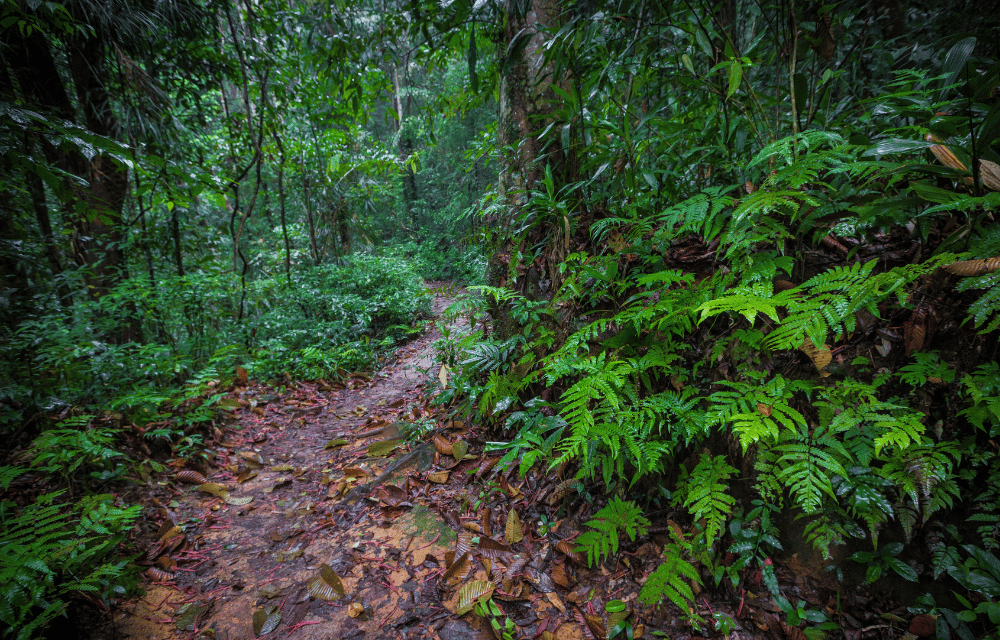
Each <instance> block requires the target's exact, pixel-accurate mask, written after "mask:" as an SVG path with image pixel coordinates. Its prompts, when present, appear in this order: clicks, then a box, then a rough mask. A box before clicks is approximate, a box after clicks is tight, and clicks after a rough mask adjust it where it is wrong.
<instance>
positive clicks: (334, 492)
mask: <svg viewBox="0 0 1000 640" xmlns="http://www.w3.org/2000/svg"><path fill="white" fill-rule="evenodd" d="M449 301H450V299H449V298H446V297H444V296H439V297H436V298H435V300H434V312H435V314H436V315H437V314H440V313H441V311H442V310H443V309H444V308H445V307H446V306H447V304H448V303H449ZM452 328H453V329H455V330H456V331H461V330H462V327H461V325H460V324H458V323H456V324H455V325H453V327H452ZM440 338H441V335H440V333H439V332H438V331H437V330H436V329H435V330H431V331H429V332H427V333H425V334H424V335H422V336H421V337H420V338H419V339H417V340H415V341H414V342H413V343H411V344H409V345H407V346H406V347H404V348H403V349H402V350H401V352H400V353H399V354H398V359H397V361H396V362H395V363H393V364H392V365H391V366H388V367H386V368H384V369H383V370H382V371H381V372H379V373H378V374H377V375H376V376H375V377H374V378H373V379H369V378H367V377H364V376H352V377H350V378H349V379H347V380H344V381H341V382H340V383H336V384H332V383H324V382H322V381H319V382H314V383H310V384H300V385H296V386H295V387H294V388H291V389H283V390H279V389H273V388H268V387H265V386H263V385H259V384H255V383H253V382H252V381H247V383H246V384H244V385H242V386H239V387H237V388H235V389H234V390H233V392H232V394H231V398H230V399H228V402H230V404H231V406H232V407H233V417H232V420H231V422H230V424H229V426H228V427H227V428H225V429H224V430H220V431H219V432H217V433H216V439H217V440H219V441H220V443H219V444H218V445H217V446H215V448H214V452H215V459H214V464H211V465H208V466H206V467H203V468H197V467H194V466H193V465H192V464H190V463H189V464H183V463H182V464H180V465H179V466H178V467H177V468H174V469H172V470H170V471H169V472H168V473H167V474H164V476H163V477H162V479H161V480H160V481H159V482H155V483H151V485H150V486H149V487H143V488H142V490H143V491H146V492H151V495H148V496H146V497H145V503H146V505H147V509H146V511H145V514H146V519H145V526H146V529H147V538H148V541H147V543H146V545H145V546H146V548H147V552H146V555H145V557H144V558H143V559H141V560H140V561H141V562H144V563H146V564H148V565H150V567H149V569H148V570H147V571H146V576H147V578H148V579H149V583H148V584H147V585H146V595H145V596H144V597H143V598H141V599H137V600H132V601H129V602H127V603H125V604H124V605H122V606H120V607H119V608H117V609H116V610H115V611H114V612H113V615H112V618H111V620H110V621H109V622H108V623H107V624H104V625H101V626H100V628H95V629H88V631H89V634H84V635H85V636H87V637H88V638H89V640H98V639H100V640H109V639H111V638H114V639H115V640H119V639H136V640H138V639H143V640H145V639H152V640H168V639H170V640H175V639H178V638H185V639H190V640H194V639H195V638H212V639H218V640H249V639H251V638H254V637H262V638H292V639H294V640H312V639H315V640H321V639H322V640H326V639H345V640H348V639H352V638H372V639H380V638H404V639H416V638H426V639H433V640H460V639H483V640H486V639H489V638H499V637H500V636H499V634H497V635H494V634H493V632H492V631H491V629H490V623H491V620H490V619H488V618H483V617H480V616H478V615H476V614H475V613H469V612H468V611H466V610H463V609H462V607H461V604H462V603H463V602H468V600H469V599H470V598H471V599H474V598H475V596H477V595H484V594H487V593H489V594H492V597H493V601H495V602H496V603H497V604H498V605H499V606H500V607H502V613H501V614H500V615H497V616H495V617H494V618H493V622H496V623H497V624H500V625H505V624H509V625H510V626H509V627H508V629H509V630H510V635H509V636H507V637H510V638H521V637H529V638H542V639H543V640H579V639H583V638H603V637H607V635H608V632H609V630H612V629H614V628H615V626H616V625H618V626H619V630H620V631H622V634H621V635H620V636H618V637H626V635H627V634H626V633H625V632H624V631H625V627H628V628H629V629H630V630H631V635H632V637H635V638H639V637H642V636H643V634H644V627H647V628H646V630H645V634H646V636H647V637H649V636H653V635H660V636H662V635H663V634H666V635H668V636H669V637H671V638H674V639H675V640H685V639H688V638H691V637H693V636H700V635H702V633H699V632H697V631H696V630H695V629H693V628H692V627H691V626H690V625H689V624H688V623H686V622H685V620H684V617H683V616H680V615H679V612H678V611H677V610H676V609H675V608H674V607H672V606H669V607H661V608H655V609H653V608H649V607H640V606H637V603H636V597H637V595H638V592H639V589H640V586H641V585H642V584H643V583H644V582H645V580H646V579H647V577H648V576H649V574H650V572H652V571H653V570H654V569H655V568H656V567H657V566H658V565H659V563H660V560H661V559H662V552H663V545H664V543H665V542H667V541H668V536H667V535H666V532H667V531H668V530H673V531H675V532H676V531H679V528H678V525H677V524H675V523H673V522H672V521H671V520H668V519H667V517H668V515H670V514H671V513H672V512H671V511H669V510H668V511H663V512H661V513H659V514H658V517H656V518H655V519H654V522H653V526H652V527H651V528H650V534H651V535H649V536H645V537H644V538H641V539H639V540H636V541H635V542H634V543H629V544H628V550H625V549H624V544H625V543H624V542H623V553H621V554H619V555H617V556H612V557H610V558H608V559H607V560H606V561H605V562H603V563H598V564H597V566H595V567H593V568H589V567H588V566H587V565H586V562H585V559H584V558H583V557H582V556H581V554H579V553H575V552H574V551H573V549H574V547H575V543H574V542H573V541H572V540H573V538H574V537H575V536H576V535H577V534H578V533H579V532H580V531H581V529H583V528H585V527H584V525H583V523H584V522H586V521H587V520H588V519H589V517H591V516H592V514H593V512H594V510H595V507H594V505H593V504H592V502H590V501H592V500H593V499H594V496H599V494H600V491H601V487H599V486H595V487H590V488H588V489H585V490H584V492H583V495H589V496H591V497H590V498H589V500H582V499H580V498H581V497H582V496H581V495H580V494H577V493H576V492H575V491H570V490H569V485H570V484H571V483H570V482H569V481H565V482H561V481H560V478H558V477H556V476H555V475H554V474H552V473H548V472H546V471H545V470H544V469H538V468H535V469H533V470H531V471H529V472H528V474H527V476H526V477H524V478H520V477H519V476H518V474H517V473H516V472H515V468H514V467H512V468H510V469H507V470H501V469H500V468H499V467H498V466H496V463H497V461H498V460H499V458H498V457H496V456H494V457H490V455H488V454H486V453H484V445H485V442H484V438H483V437H482V436H481V435H480V430H479V428H478V427H476V426H475V425H469V424H466V423H465V422H463V421H461V420H457V419H455V418H454V417H452V416H449V415H448V414H447V412H446V411H444V410H443V409H441V408H437V407H434V406H432V405H431V404H430V403H429V402H428V399H427V397H426V395H425V392H426V384H427V382H428V381H429V380H435V379H438V376H439V375H440V365H437V364H436V362H435V358H434V356H435V350H434V346H433V345H434V343H435V341H437V340H439V339H440ZM567 509H568V515H567V512H566V510H567ZM793 559H794V557H793ZM789 566H792V565H789ZM778 572H779V578H780V580H781V582H782V585H783V588H789V589H791V592H793V593H794V595H795V597H796V598H802V599H804V600H805V601H806V602H808V604H809V606H811V607H815V608H818V609H821V610H822V609H826V610H829V607H830V606H831V605H830V602H834V601H833V600H832V599H831V597H832V596H830V595H829V594H830V593H832V590H833V589H834V588H835V585H834V587H831V586H830V585H823V584H822V581H821V580H820V579H814V578H813V577H811V576H812V575H814V574H815V573H816V572H815V571H806V570H797V569H795V568H794V567H793V568H792V569H791V570H789V569H787V568H784V567H781V568H779V569H778ZM758 575H759V574H758ZM757 580H758V581H759V578H757ZM723 586H725V585H723ZM824 587H825V588H824ZM751 589H752V590H753V591H751ZM754 591H757V592H759V591H760V586H759V583H758V584H756V585H755V584H753V583H752V581H751V582H747V583H743V582H741V585H740V586H739V588H736V589H724V590H722V591H719V592H716V593H714V594H712V602H711V603H710V602H709V600H708V598H707V597H706V596H707V595H708V594H704V593H703V594H702V595H701V596H699V597H698V598H697V602H696V606H697V610H696V611H693V613H696V614H698V615H700V616H701V617H702V619H703V620H708V621H711V620H712V618H713V616H714V617H715V618H716V619H724V620H728V621H729V622H727V625H729V634H730V638H731V639H734V640H735V639H741V640H748V639H749V638H757V637H760V638H768V639H769V640H785V639H786V638H787V639H788V640H801V632H799V633H798V635H796V634H793V633H792V631H797V629H792V630H789V629H791V628H786V625H784V623H783V622H781V620H780V615H781V614H780V610H779V609H778V607H777V606H776V605H775V604H774V602H773V601H771V599H770V598H769V597H766V596H762V597H757V596H755V595H754ZM845 597H846V598H848V600H850V598H851V597H855V596H851V595H850V594H847V595H846V596H845ZM862 597H864V598H866V600H865V602H864V603H863V604H864V606H865V611H864V616H862V618H863V619H862V620H861V621H858V622H857V625H855V626H860V625H861V624H870V622H871V620H872V619H874V618H873V617H872V614H871V612H870V611H868V609H870V608H871V605H870V602H868V600H870V598H871V595H870V594H869V595H865V594H863V593H861V592H858V594H856V598H862ZM845 602H847V601H846V600H845ZM466 609H468V607H466ZM859 615H860V614H859ZM719 616H722V618H719ZM865 616H866V617H865ZM866 621H867V622H866ZM652 630H656V631H655V632H654V631H652Z"/></svg>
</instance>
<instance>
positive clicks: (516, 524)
mask: <svg viewBox="0 0 1000 640" xmlns="http://www.w3.org/2000/svg"><path fill="white" fill-rule="evenodd" d="M522 538H524V532H523V531H522V530H521V520H520V519H519V518H518V517H517V511H514V509H511V510H510V511H509V512H507V531H506V533H505V535H504V539H505V540H507V544H514V543H515V542H520V541H521V539H522Z"/></svg>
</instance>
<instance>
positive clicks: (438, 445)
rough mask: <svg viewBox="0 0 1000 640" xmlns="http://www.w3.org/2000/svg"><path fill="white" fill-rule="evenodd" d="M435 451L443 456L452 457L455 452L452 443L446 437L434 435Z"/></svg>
mask: <svg viewBox="0 0 1000 640" xmlns="http://www.w3.org/2000/svg"><path fill="white" fill-rule="evenodd" d="M433 442H434V450H435V451H437V452H438V453H440V454H441V455H443V456H450V455H451V453H452V450H453V445H452V443H451V442H449V441H448V440H446V439H445V438H444V436H442V435H440V434H434V438H433Z"/></svg>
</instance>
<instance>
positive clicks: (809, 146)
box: [747, 129, 844, 168]
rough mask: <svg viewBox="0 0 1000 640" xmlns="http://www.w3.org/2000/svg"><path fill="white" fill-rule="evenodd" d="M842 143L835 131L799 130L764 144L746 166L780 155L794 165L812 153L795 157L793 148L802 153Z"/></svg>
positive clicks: (842, 139) (750, 166) (753, 165)
mask: <svg viewBox="0 0 1000 640" xmlns="http://www.w3.org/2000/svg"><path fill="white" fill-rule="evenodd" d="M843 144H844V138H843V137H841V136H840V135H838V134H836V133H833V132H830V131H819V130H816V129H811V130H809V131H803V132H800V133H798V134H796V135H791V136H788V137H785V138H781V139H780V140H776V141H774V142H772V143H770V144H769V145H767V146H765V147H764V148H763V149H761V150H760V151H758V152H757V155H755V156H754V157H753V159H752V160H751V161H750V163H749V164H748V165H747V168H753V167H755V166H757V165H758V164H761V163H762V162H766V161H767V160H769V159H771V158H773V157H775V156H780V157H781V158H782V159H783V160H784V161H785V164H787V165H793V166H794V165H795V164H798V163H801V162H803V159H804V158H807V157H808V156H809V155H814V154H806V155H804V156H801V157H798V158H796V156H795V155H793V151H794V150H797V151H798V152H799V153H802V152H804V151H809V150H813V151H815V150H816V149H817V148H818V147H821V146H823V145H830V146H832V147H840V146H841V145H843Z"/></svg>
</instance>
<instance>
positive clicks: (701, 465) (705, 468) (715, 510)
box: [678, 453, 736, 547]
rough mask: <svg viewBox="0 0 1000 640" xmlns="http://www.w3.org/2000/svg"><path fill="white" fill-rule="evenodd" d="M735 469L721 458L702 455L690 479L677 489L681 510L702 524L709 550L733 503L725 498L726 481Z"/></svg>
mask: <svg viewBox="0 0 1000 640" xmlns="http://www.w3.org/2000/svg"><path fill="white" fill-rule="evenodd" d="M735 473H736V469H734V468H733V467H731V466H730V465H729V464H727V463H726V459H725V457H723V456H715V457H712V456H709V455H708V454H705V453H703V454H702V455H701V459H700V460H699V462H698V465H697V466H696V467H695V468H694V470H693V471H691V475H690V476H689V477H688V478H687V479H686V480H684V481H683V484H682V485H681V487H679V488H678V494H679V495H680V496H683V498H684V507H685V508H686V509H687V510H688V513H690V514H691V516H692V517H693V518H694V519H695V520H704V522H705V531H704V536H705V546H706V547H711V546H712V544H713V543H714V542H715V539H716V538H717V537H718V536H719V534H720V533H722V532H723V531H724V529H725V525H726V521H727V520H728V519H729V515H730V513H731V512H732V509H733V506H734V505H735V504H736V499H735V498H734V497H732V496H731V495H729V494H728V493H727V492H728V490H729V485H728V482H727V481H728V480H729V478H730V477H731V476H733V475H734V474H735Z"/></svg>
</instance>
